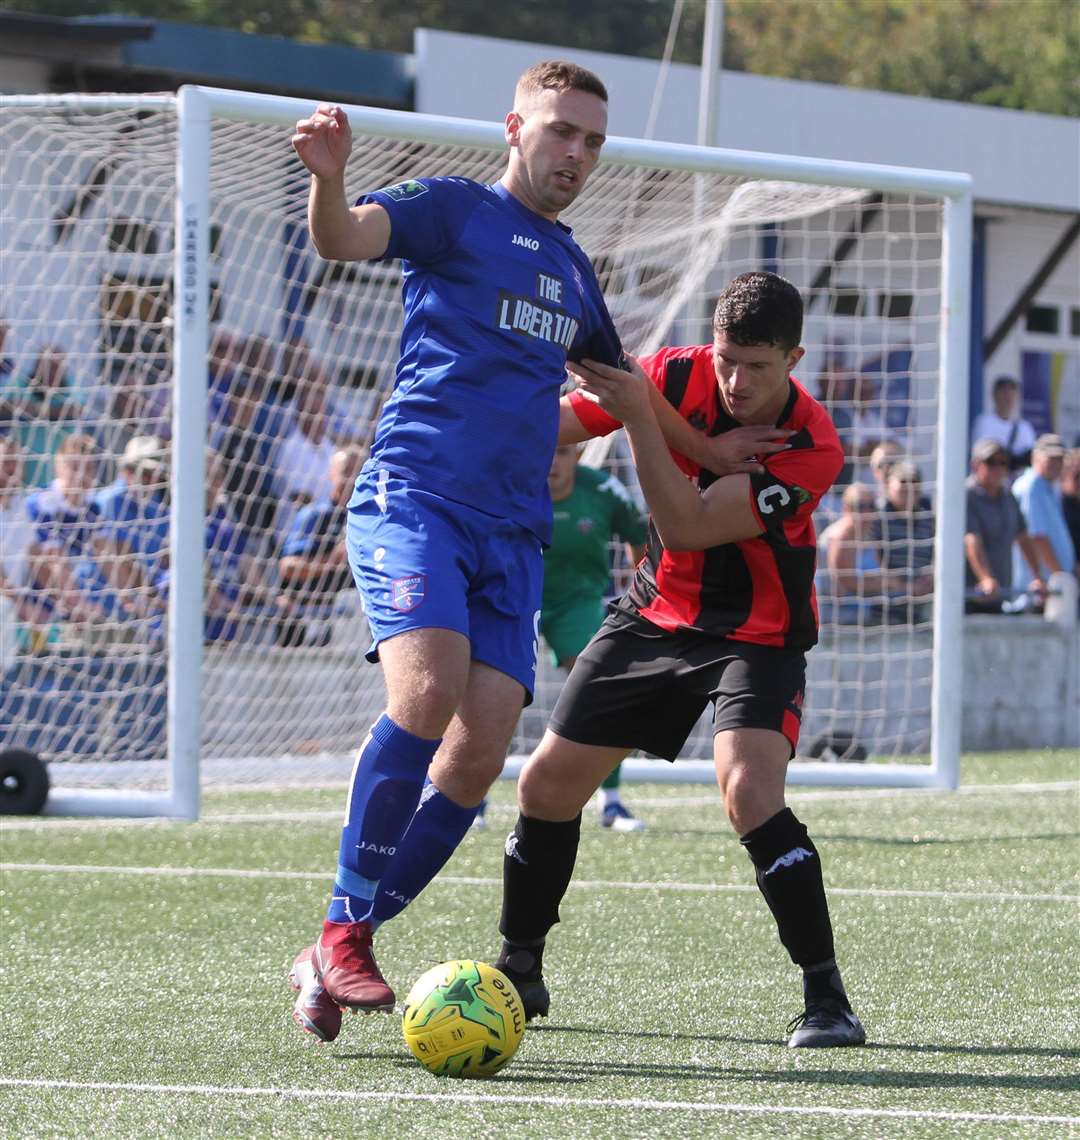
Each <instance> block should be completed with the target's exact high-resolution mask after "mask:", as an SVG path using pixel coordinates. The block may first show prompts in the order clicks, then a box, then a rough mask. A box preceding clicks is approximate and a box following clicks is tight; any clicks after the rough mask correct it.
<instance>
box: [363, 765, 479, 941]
mask: <svg viewBox="0 0 1080 1140" xmlns="http://www.w3.org/2000/svg"><path fill="white" fill-rule="evenodd" d="M475 815H476V808H474V807H471V808H464V807H460V806H459V805H458V804H456V803H454V801H453V800H451V799H448V798H447V797H446V796H444V795H443V794H442V792H440V791H439V789H438V788H437V787H435V785H434V784H428V785H427V787H426V788H424V793H423V795H422V797H421V799H420V806H419V807H418V808H417V809H416V814H415V815H414V816H413V818H412V823H410V824H409V830H408V831H407V832H406V833H405V836H404V838H403V839H402V840H401V843H400V844H399V846H398V853H397V855H396V856H395V857H394V861H393V862H392V863H391V864H390V866H389V867H388V868H387V871H386V874H385V875H384V876H383V879H382V881H381V882H380V883H379V889H378V891H377V892H376V894H375V903H374V905H373V906H372V908H371V922H372V924H373V925H374V926H378V924H379V923H380V922H385V921H386V920H387V919H388V918H393V917H394V915H396V914H399V913H400V912H401V911H403V910H404V909H405V907H407V906H408V905H409V903H411V902H412V900H413V899H414V898H416V896H417V895H418V894H419V893H420V892H421V891H422V890H423V889H424V888H425V887H426V886H427V885H428V883H430V882H431V880H432V879H434V878H435V876H436V875H437V874H438V873H439V871H441V870H442V868H443V866H444V865H445V863H446V861H447V859H449V858H450V856H451V855H453V853H454V851H455V850H456V849H457V846H458V844H459V843H460V842H461V841H462V839H464V837H465V835H466V833H467V832H468V830H469V828H470V827H471V826H472V821H473V817H474V816H475Z"/></svg>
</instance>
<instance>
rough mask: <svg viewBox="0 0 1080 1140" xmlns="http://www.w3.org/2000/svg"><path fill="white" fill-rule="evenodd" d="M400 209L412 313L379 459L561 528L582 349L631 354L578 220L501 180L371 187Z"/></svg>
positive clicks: (396, 242) (537, 526)
mask: <svg viewBox="0 0 1080 1140" xmlns="http://www.w3.org/2000/svg"><path fill="white" fill-rule="evenodd" d="M360 201H361V202H376V203H378V204H379V205H380V206H382V207H383V208H384V209H385V210H386V211H387V213H388V214H389V215H390V226H391V234H390V244H389V247H388V248H387V251H386V253H385V255H384V257H385V258H400V259H401V260H402V270H403V275H404V276H403V281H402V302H403V305H404V311H405V320H404V327H403V329H402V334H401V356H400V359H399V361H398V366H397V377H396V381H395V385H394V391H393V393H392V394H391V396H390V398H389V399H388V400H387V402H386V406H385V407H384V409H383V412H382V415H381V416H380V418H379V423H378V427H377V429H376V433H375V440H374V443H373V444H372V448H371V457H370V463H369V469H370V468H371V467H374V466H377V467H379V468H385V469H388V470H390V471H391V472H393V473H395V474H397V475H400V476H402V477H403V478H405V479H407V480H408V481H409V482H411V483H414V484H415V485H416V486H417V487H419V488H420V489H422V490H425V491H429V492H432V493H434V494H438V495H442V496H444V497H445V498H448V499H451V500H454V501H456V502H461V503H466V504H468V505H469V506H471V507H475V508H476V509H477V510H481V511H484V512H485V513H487V514H491V515H495V516H497V517H500V518H508V519H511V520H513V521H515V522H517V523H519V524H520V525H522V526H524V527H527V528H528V529H529V530H531V531H532V532H533V533H535V534H536V535H537V536H538V537H539V538H540V540H541V541H542V542H545V543H546V542H549V541H550V539H551V498H550V495H549V494H548V487H547V474H548V469H549V468H550V466H551V457H552V454H553V453H554V449H555V442H556V438H557V435H558V422H559V412H558V396H559V388H560V386H561V384H562V383H563V380H564V379H565V364H566V360H567V358H568V357H569V358H570V359H572V360H578V359H581V358H582V357H586V356H587V357H592V358H594V359H597V360H601V361H604V362H605V363H608V364H618V363H619V360H620V358H621V355H622V349H621V345H620V343H619V337H618V334H617V333H616V331H615V327H614V324H613V322H612V320H611V316H610V315H609V313H608V311H607V307H606V305H605V304H604V299H603V296H602V294H601V291H600V286H599V284H598V283H597V280H596V275H595V274H594V272H593V268H592V265H591V264H590V262H589V259H588V258H587V257H586V256H585V254H584V252H583V251H582V250H581V248H580V247H579V246H578V244H577V243H576V242H575V241H574V239H573V235H572V233H571V231H570V229H569V227H567V226H565V225H563V224H562V223H560V222H550V221H548V220H547V219H546V218H543V217H541V216H540V215H539V214H535V213H533V212H532V211H531V210H529V209H527V208H526V207H525V206H523V205H522V204H521V203H520V202H519V201H518V200H517V199H516V198H514V196H513V195H512V194H511V193H510V192H509V191H508V190H506V189H505V187H503V186H502V185H501V184H499V183H496V184H495V185H493V186H485V185H482V184H480V183H478V182H473V181H470V180H469V179H466V178H425V179H418V180H411V181H408V182H402V183H400V184H399V185H397V186H390V187H388V188H386V189H383V190H378V191H376V192H374V193H372V194H368V195H366V196H365V197H363V198H362V199H360Z"/></svg>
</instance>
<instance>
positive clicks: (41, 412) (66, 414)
mask: <svg viewBox="0 0 1080 1140" xmlns="http://www.w3.org/2000/svg"><path fill="white" fill-rule="evenodd" d="M0 385H2V390H0V403H2V404H3V405H5V406H6V407H7V409H8V410H9V413H10V416H11V419H12V422H13V423H15V424H17V425H18V433H19V441H20V442H21V444H22V446H23V450H24V452H25V475H24V478H25V481H26V485H27V486H29V487H46V486H48V484H49V483H50V481H51V480H52V478H53V474H54V469H53V456H54V455H55V454H56V450H57V448H58V447H59V445H60V442H61V441H62V440H63V439H65V438H66V437H68V436H70V435H72V434H73V433H74V432H75V431H77V430H78V421H79V419H80V417H81V416H82V400H81V398H80V396H79V393H78V392H77V391H76V389H75V387H74V384H73V383H72V381H71V379H70V377H69V376H68V372H67V354H66V353H65V352H64V351H63V350H62V349H60V348H57V347H55V346H52V345H46V346H45V347H44V348H42V349H41V351H40V352H39V353H38V357H37V360H36V362H35V364H34V369H33V371H32V372H31V374H30V375H29V376H28V377H24V376H19V375H17V374H15V373H11V374H9V375H8V376H7V377H6V378H0Z"/></svg>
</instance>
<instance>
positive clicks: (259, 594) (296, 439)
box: [0, 89, 970, 814]
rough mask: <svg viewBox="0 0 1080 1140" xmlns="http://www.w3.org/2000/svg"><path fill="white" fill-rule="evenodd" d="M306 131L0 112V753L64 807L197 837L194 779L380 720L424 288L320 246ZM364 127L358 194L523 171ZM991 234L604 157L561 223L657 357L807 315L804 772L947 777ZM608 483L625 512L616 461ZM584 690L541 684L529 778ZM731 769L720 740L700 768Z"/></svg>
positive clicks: (834, 198) (433, 137) (620, 148)
mask: <svg viewBox="0 0 1080 1140" xmlns="http://www.w3.org/2000/svg"><path fill="white" fill-rule="evenodd" d="M309 110H310V106H309V105H308V104H306V103H299V102H297V101H295V100H285V99H275V98H272V97H269V96H246V95H239V94H235V93H226V92H208V91H203V90H200V89H185V92H183V93H182V95H181V98H180V99H179V100H176V99H174V98H172V97H170V96H158V97H147V96H143V97H121V96H110V97H93V96H89V97H86V96H83V97H78V96H72V97H64V96H51V97H41V98H40V99H34V98H32V97H27V96H24V97H8V98H4V99H0V192H2V194H3V200H4V203H5V205H4V210H3V214H2V216H0V258H2V264H3V277H4V291H3V301H2V304H0V328H2V330H3V342H2V343H0V472H2V473H3V474H2V478H3V483H0V510H2V512H3V513H2V516H0V517H2V520H3V522H4V528H3V532H2V549H0V555H2V561H0V572H2V573H3V579H2V583H0V584H2V597H0V619H2V626H0V629H2V636H0V654H2V657H0V669H2V677H3V683H2V690H0V750H4V749H10V748H23V749H28V750H30V751H33V752H36V753H38V754H39V755H41V756H42V757H43V758H44V759H46V760H47V761H48V762H49V765H50V770H51V776H52V781H53V784H54V785H58V786H61V787H64V788H75V789H84V790H85V792H86V793H87V794H86V795H84V796H82V797H80V795H79V794H77V793H72V794H71V795H70V796H68V795H64V796H56V797H54V805H53V806H54V810H55V809H56V808H57V807H58V806H62V807H65V808H67V809H69V810H91V809H92V808H93V807H94V806H95V805H96V806H97V807H98V808H104V809H105V810H114V811H131V812H135V811H142V810H147V811H149V810H173V811H177V812H180V813H185V812H186V813H187V814H191V813H192V811H193V810H197V786H196V785H195V783H194V781H195V777H194V775H193V773H194V772H195V771H196V770H197V769H196V764H197V763H198V765H199V766H200V767H201V779H202V781H203V783H206V782H208V781H210V782H215V783H227V784H234V783H253V784H260V783H261V784H268V783H271V782H275V781H282V780H289V781H298V782H302V783H307V784H311V783H317V782H320V781H325V780H336V779H342V778H345V776H346V775H347V772H348V769H349V767H350V765H351V757H350V755H349V754H350V752H351V751H352V750H353V749H354V748H355V747H356V745H357V743H358V742H359V740H360V739H361V738H362V736H363V733H364V732H365V731H366V728H367V727H368V725H369V724H370V722H371V720H372V719H373V718H374V717H375V716H377V714H378V712H379V710H380V709H381V707H382V704H383V690H382V683H381V675H380V672H379V670H378V668H377V667H373V666H371V665H368V664H366V663H365V662H364V660H363V653H364V650H365V649H366V648H367V644H368V641H367V631H366V629H365V626H364V621H363V617H362V615H361V613H360V611H359V604H358V597H357V595H356V593H355V591H354V589H353V588H352V586H351V583H350V582H349V580H348V575H347V572H344V571H342V569H341V566H340V564H339V563H338V562H337V561H336V559H335V555H334V550H335V548H336V545H337V543H338V541H339V538H340V533H341V531H340V528H341V522H342V517H343V515H342V510H341V508H340V506H339V505H337V503H338V499H337V498H336V496H337V495H338V492H339V489H340V487H341V486H342V484H343V482H347V481H348V480H349V479H351V477H352V476H353V475H354V474H355V470H356V467H357V465H358V464H359V463H360V462H362V459H363V454H364V450H365V448H366V446H367V443H368V440H369V438H370V435H371V432H372V429H373V424H374V421H375V418H376V417H377V415H378V411H379V408H380V406H381V403H382V401H383V399H384V398H385V397H386V395H387V394H388V392H389V391H390V389H391V387H392V384H393V379H394V366H395V361H396V355H397V348H398V337H399V333H400V323H401V309H400V302H399V290H400V271H399V267H398V265H397V264H396V263H387V264H382V263H379V264H374V263H365V264H343V263H336V262H326V261H323V260H321V259H320V258H319V257H318V256H317V255H316V254H315V252H314V250H313V248H312V247H311V245H310V243H309V241H308V239H307V235H306V221H305V211H306V198H307V185H308V182H307V177H306V172H305V171H304V170H303V168H302V167H301V166H300V164H299V163H298V161H297V160H296V159H295V157H294V155H293V153H292V150H291V147H290V145H289V134H290V133H291V132H290V128H291V125H292V123H293V122H294V121H295V120H296V118H298V117H299V116H300V115H302V114H306V113H308V112H309ZM349 111H350V117H351V119H352V123H353V130H354V135H355V140H356V141H355V145H354V150H353V157H352V159H351V161H350V165H349V169H348V188H349V191H350V194H353V195H357V196H358V195H359V194H361V193H362V192H364V191H366V190H370V189H377V188H379V187H381V186H386V185H389V184H392V183H396V182H400V181H403V180H404V179H407V178H410V177H420V176H434V175H440V174H455V175H462V176H466V177H469V178H473V179H477V180H479V181H488V182H490V181H494V180H496V179H497V178H498V177H499V176H500V174H501V172H502V170H503V168H504V164H505V155H504V148H503V146H502V145H501V129H500V128H498V127H497V126H493V125H491V124H482V123H462V122H461V121H457V120H439V119H437V118H433V117H424V116H418V115H408V114H402V113H394V112H384V111H375V110H371V109H365V108H350V109H349ZM969 211H970V199H969V198H968V196H967V185H966V180H965V179H963V178H962V177H958V176H949V175H941V174H933V173H929V172H909V171H902V170H893V169H891V168H873V167H860V166H856V165H852V164H840V163H823V162H811V161H809V160H805V159H793V158H792V159H786V158H783V157H777V156H764V155H761V156H759V155H747V154H737V153H727V152H724V151H716V150H712V151H710V150H704V149H699V148H691V147H680V146H665V145H663V144H657V143H637V142H634V141H632V140H621V139H614V140H611V141H610V142H609V143H608V145H607V147H606V149H605V159H604V161H603V163H602V165H601V166H600V167H599V168H598V170H597V171H596V173H595V174H594V175H593V178H592V181H591V182H590V185H589V187H588V189H587V190H586V192H585V193H584V194H583V196H582V198H581V200H580V201H579V202H578V203H576V204H575V206H574V207H573V208H572V210H570V211H569V212H568V213H567V215H566V220H567V221H568V222H569V223H570V224H571V225H572V226H573V227H574V231H575V236H576V237H577V239H578V241H579V242H580V244H581V245H582V246H583V248H584V249H585V250H586V251H587V252H588V253H589V255H590V256H591V257H592V258H593V259H594V263H595V264H596V266H597V270H598V273H599V276H600V280H601V283H602V285H603V286H604V289H605V294H606V296H607V298H608V302H609V305H610V308H611V311H612V313H613V315H614V317H615V320H616V323H617V325H618V327H619V330H620V333H621V335H622V337H623V341H624V343H625V345H626V347H627V349H628V350H629V351H631V352H639V353H640V352H649V351H652V350H654V349H656V348H658V347H660V346H661V345H664V344H675V345H679V344H694V343H702V342H703V341H707V340H708V339H709V338H710V336H711V333H710V324H709V321H710V317H711V309H712V304H713V302H714V300H715V297H716V295H717V293H718V292H719V291H720V289H721V288H722V287H723V285H724V284H725V283H726V282H727V281H728V280H729V279H730V278H731V277H733V276H734V275H736V274H737V273H740V272H743V271H746V270H748V269H755V268H769V269H773V270H775V271H776V272H779V273H781V274H783V275H784V276H786V277H788V278H789V279H790V280H792V281H793V282H794V283H795V284H796V285H797V286H799V288H800V289H801V290H802V291H803V295H804V297H805V298H806V302H807V321H806V330H805V335H804V343H805V345H806V347H807V356H806V359H805V360H804V362H803V363H802V364H801V366H800V368H799V369H798V371H797V376H798V377H799V379H800V380H802V381H803V383H804V384H806V386H807V387H808V388H809V389H810V390H811V392H813V393H815V394H817V395H818V396H820V397H821V398H822V399H823V400H824V401H825V402H826V405H827V406H828V408H829V409H830V411H831V413H832V415H833V417H834V420H835V422H836V424H837V426H838V428H839V429H840V433H841V436H842V438H843V439H844V442H845V446H846V449H847V452H848V463H847V465H846V466H845V470H844V473H843V475H842V477H841V484H840V485H839V486H838V487H837V488H836V491H835V492H834V493H833V494H831V495H830V496H829V497H828V498H827V499H826V500H825V501H823V503H822V505H821V508H820V510H819V512H818V530H819V534H821V533H822V532H825V535H826V541H827V542H828V541H830V538H829V536H830V535H831V536H832V541H834V542H836V543H837V544H838V545H837V546H836V548H835V549H837V550H839V549H841V547H842V549H843V552H844V557H842V558H837V557H836V556H835V554H834V556H833V558H832V559H831V560H830V559H829V558H828V557H827V556H824V555H823V557H822V558H821V560H820V564H821V570H820V571H819V583H818V590H819V602H820V606H821V617H822V640H821V644H820V645H819V646H818V647H817V648H816V649H815V650H814V651H813V652H812V653H811V654H810V658H809V682H808V692H807V702H806V708H805V710H804V720H803V733H802V751H803V752H804V753H805V754H806V755H805V757H803V759H805V760H809V759H814V758H816V759H817V760H819V761H830V762H831V763H829V764H828V765H827V770H824V769H825V768H826V765H824V764H823V763H816V764H815V763H801V764H798V765H793V769H792V775H793V778H794V779H798V778H800V773H801V775H802V777H804V778H807V779H812V780H840V781H853V782H872V783H875V782H901V783H904V782H910V783H918V782H920V781H921V782H929V783H933V782H943V781H945V782H947V781H948V780H949V779H951V778H953V777H951V776H950V775H948V773H949V771H950V769H949V767H948V766H949V765H950V764H952V765H954V764H955V752H956V748H957V746H958V739H959V736H958V731H957V725H956V724H955V723H954V721H955V717H953V718H951V719H950V717H949V715H948V714H946V715H945V716H944V717H942V714H941V709H940V707H939V702H940V695H939V694H940V691H941V686H942V684H946V683H955V676H954V677H953V678H952V681H951V682H949V681H948V676H949V671H950V670H955V669H956V668H957V667H958V660H959V659H958V635H959V594H958V592H957V590H958V588H959V587H958V586H957V589H955V590H954V589H953V588H952V585H951V584H950V580H949V577H948V575H949V574H950V573H951V574H953V576H954V577H956V579H957V583H959V581H960V576H959V570H958V568H957V565H953V566H952V568H951V569H950V567H949V565H948V564H947V563H948V560H949V559H950V558H952V557H953V555H951V554H950V553H949V544H948V543H947V542H945V541H944V540H943V538H942V535H943V532H946V533H947V532H948V531H949V529H950V528H951V530H952V533H953V535H954V538H955V536H957V535H958V534H959V530H958V526H959V523H958V521H957V520H958V515H957V513H956V510H957V508H956V507H955V506H951V505H950V501H949V496H948V495H946V494H945V493H944V490H945V487H946V486H951V489H952V493H953V496H954V498H955V497H956V495H957V490H956V488H957V486H958V484H959V479H960V477H961V475H962V469H963V460H962V452H963V450H964V448H963V441H964V432H965V427H964V425H963V422H962V421H963V415H964V401H965V399H966V358H965V339H964V338H965V336H966V329H965V327H964V326H965V317H964V304H965V298H964V287H965V282H966V278H965V272H966V268H965V258H966V256H967V254H966V252H965V251H966V247H967V243H968V240H969V239H968V229H967V227H968V226H969V225H970V217H969ZM947 318H948V319H947ZM950 417H951V418H950ZM957 447H959V452H960V457H959V459H957V457H956V456H955V455H953V451H954V450H955V449H956V448H957ZM943 456H944V457H945V458H944V460H943ZM950 457H951V458H950ZM586 461H587V462H593V463H596V464H600V465H605V466H607V467H609V468H611V469H612V470H614V471H615V472H616V473H617V474H618V475H619V476H620V477H621V478H622V479H623V481H624V482H625V483H626V484H627V485H628V486H630V487H631V489H633V488H634V486H635V483H634V479H633V471H632V467H631V466H630V465H629V464H628V463H627V461H626V452H625V448H623V447H622V446H621V445H620V442H619V441H618V439H617V437H616V438H615V440H614V442H613V443H612V444H611V445H610V446H605V448H604V449H603V450H595V449H593V450H591V451H590V452H589V453H588V454H587V457H586ZM890 473H891V474H890ZM845 488H848V489H847V490H845ZM856 516H857V517H856ZM853 519H854V521H853ZM838 520H839V521H838ZM830 524H837V525H833V526H830ZM837 536H839V537H837ZM200 539H201V541H200ZM613 551H614V547H613ZM200 587H201V593H202V602H201V608H202V613H201V614H199V613H198V612H197V609H198V607H199V606H200V601H199V593H200ZM954 611H955V612H954ZM561 681H562V678H561V676H560V675H559V674H558V673H557V671H556V670H555V669H554V668H553V667H551V666H549V665H546V664H545V665H542V667H541V670H540V674H539V677H538V684H537V690H536V699H535V701H534V703H533V704H532V705H531V706H530V708H529V709H527V710H526V712H525V714H524V715H523V717H522V721H521V725H520V728H519V732H518V736H517V738H516V740H515V744H514V751H515V752H518V753H526V752H527V751H528V750H529V748H530V746H531V744H532V743H533V742H534V741H535V740H536V739H538V737H539V734H540V732H541V731H542V728H543V725H544V721H545V719H546V715H547V713H548V711H549V710H550V708H551V705H552V703H553V700H554V697H555V695H556V693H557V691H558V687H559V685H560V684H561ZM709 751H710V737H709V732H708V728H707V724H706V723H705V722H704V721H703V723H702V725H701V726H699V729H698V730H697V731H696V732H695V734H694V736H693V737H692V739H691V740H690V741H689V742H688V745H687V749H686V752H685V755H686V756H687V757H689V758H697V759H704V758H706V757H707V756H708V755H709ZM931 753H933V756H932V758H931V759H929V760H928V759H927V758H928V757H929V756H930V755H931ZM856 762H857V763H856ZM636 770H637V768H635V771H636ZM641 770H643V771H646V772H649V773H654V774H656V775H662V774H663V773H668V772H670V771H671V769H670V768H669V766H667V765H660V764H650V765H648V766H642V769H641ZM693 770H694V769H691V771H693ZM952 770H954V769H952ZM943 773H945V774H944V775H943ZM84 801H85V803H86V804H89V805H90V806H89V807H87V806H80V805H81V804H83V803H84ZM163 805H164V808H163Z"/></svg>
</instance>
